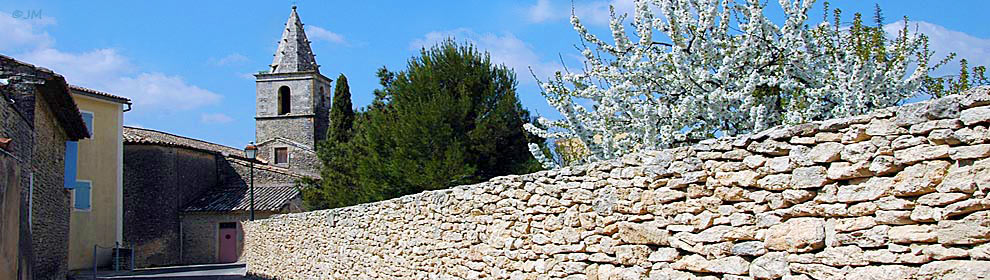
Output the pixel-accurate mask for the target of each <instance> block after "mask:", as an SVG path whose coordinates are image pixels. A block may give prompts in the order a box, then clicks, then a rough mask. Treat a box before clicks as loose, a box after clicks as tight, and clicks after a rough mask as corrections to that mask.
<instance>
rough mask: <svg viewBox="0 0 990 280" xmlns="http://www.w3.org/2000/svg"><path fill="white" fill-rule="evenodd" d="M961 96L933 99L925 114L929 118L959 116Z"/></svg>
mask: <svg viewBox="0 0 990 280" xmlns="http://www.w3.org/2000/svg"><path fill="white" fill-rule="evenodd" d="M960 99H961V96H959V95H951V96H946V97H945V98H939V99H936V100H932V101H931V102H929V103H928V112H926V113H925V116H926V117H928V118H929V119H933V120H938V119H952V118H958V117H959V110H961V109H960V108H959V103H960Z"/></svg>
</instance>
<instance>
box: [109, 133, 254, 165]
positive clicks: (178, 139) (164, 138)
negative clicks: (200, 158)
mask: <svg viewBox="0 0 990 280" xmlns="http://www.w3.org/2000/svg"><path fill="white" fill-rule="evenodd" d="M124 143H125V144H128V143H130V144H160V145H167V146H179V147H187V148H194V149H199V150H205V151H211V152H217V153H220V154H222V155H224V156H233V157H239V158H244V151H243V150H241V149H238V148H234V147H230V146H224V145H220V144H216V143H210V142H206V141H203V140H197V139H193V138H189V137H183V136H178V135H175V134H171V133H166V132H161V131H157V130H151V129H146V128H137V127H130V126H124Z"/></svg>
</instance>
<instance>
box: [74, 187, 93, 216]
mask: <svg viewBox="0 0 990 280" xmlns="http://www.w3.org/2000/svg"><path fill="white" fill-rule="evenodd" d="M92 190H93V186H92V184H91V183H90V182H76V189H75V192H76V201H75V207H76V209H83V210H84V209H89V207H90V205H89V196H90V195H91V193H90V192H92Z"/></svg>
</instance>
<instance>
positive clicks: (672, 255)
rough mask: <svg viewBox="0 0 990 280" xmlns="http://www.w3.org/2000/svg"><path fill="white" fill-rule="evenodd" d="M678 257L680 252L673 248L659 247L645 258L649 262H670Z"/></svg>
mask: <svg viewBox="0 0 990 280" xmlns="http://www.w3.org/2000/svg"><path fill="white" fill-rule="evenodd" d="M679 257H680V253H679V252H677V249H674V248H659V249H657V251H656V252H653V253H651V254H650V256H649V257H648V258H647V260H648V261H651V262H672V261H676V260H677V258H679Z"/></svg>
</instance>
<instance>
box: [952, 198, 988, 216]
mask: <svg viewBox="0 0 990 280" xmlns="http://www.w3.org/2000/svg"><path fill="white" fill-rule="evenodd" d="M986 209H990V199H967V200H963V201H959V202H956V203H952V204H949V206H946V207H945V209H943V210H942V219H948V218H951V217H955V216H959V215H964V214H969V213H972V212H976V211H980V210H986Z"/></svg>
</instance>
